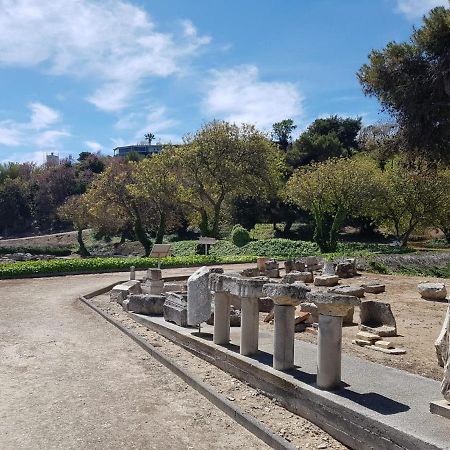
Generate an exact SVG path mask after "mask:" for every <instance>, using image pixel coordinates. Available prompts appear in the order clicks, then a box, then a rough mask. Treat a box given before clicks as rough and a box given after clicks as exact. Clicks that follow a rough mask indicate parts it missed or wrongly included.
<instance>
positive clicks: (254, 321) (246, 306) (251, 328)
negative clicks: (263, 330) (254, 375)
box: [240, 297, 259, 356]
mask: <svg viewBox="0 0 450 450" xmlns="http://www.w3.org/2000/svg"><path fill="white" fill-rule="evenodd" d="M258 334H259V306H258V298H255V297H241V346H240V347H241V348H240V353H241V355H244V356H247V355H252V354H253V353H256V352H257V351H258Z"/></svg>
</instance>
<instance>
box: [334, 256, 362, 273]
mask: <svg viewBox="0 0 450 450" xmlns="http://www.w3.org/2000/svg"><path fill="white" fill-rule="evenodd" d="M335 273H336V275H337V276H338V277H339V278H353V277H355V276H356V275H358V272H357V270H356V261H355V259H354V258H351V259H346V260H345V261H342V262H339V263H337V265H336V270H335Z"/></svg>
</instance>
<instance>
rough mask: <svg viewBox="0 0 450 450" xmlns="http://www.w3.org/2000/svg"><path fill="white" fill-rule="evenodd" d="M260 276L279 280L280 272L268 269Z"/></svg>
mask: <svg viewBox="0 0 450 450" xmlns="http://www.w3.org/2000/svg"><path fill="white" fill-rule="evenodd" d="M262 274H263V275H264V276H266V277H269V278H280V270H279V269H270V270H265V271H264V272H262Z"/></svg>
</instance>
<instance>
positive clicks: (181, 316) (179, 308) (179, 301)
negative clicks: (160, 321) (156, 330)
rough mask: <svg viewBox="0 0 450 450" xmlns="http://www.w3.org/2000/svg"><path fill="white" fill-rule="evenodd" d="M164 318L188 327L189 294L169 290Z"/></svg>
mask: <svg viewBox="0 0 450 450" xmlns="http://www.w3.org/2000/svg"><path fill="white" fill-rule="evenodd" d="M163 313H164V320H165V321H166V322H174V323H176V324H177V325H179V326H180V327H187V326H188V323H187V294H181V293H178V292H168V293H167V298H166V301H165V302H164V306H163Z"/></svg>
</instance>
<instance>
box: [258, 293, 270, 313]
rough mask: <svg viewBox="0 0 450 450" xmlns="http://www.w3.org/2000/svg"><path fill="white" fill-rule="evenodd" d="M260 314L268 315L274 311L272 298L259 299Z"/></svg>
mask: <svg viewBox="0 0 450 450" xmlns="http://www.w3.org/2000/svg"><path fill="white" fill-rule="evenodd" d="M258 307H259V312H265V313H268V312H270V311H272V309H273V300H272V299H271V298H270V297H261V298H258Z"/></svg>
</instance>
